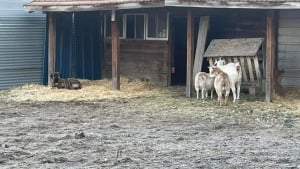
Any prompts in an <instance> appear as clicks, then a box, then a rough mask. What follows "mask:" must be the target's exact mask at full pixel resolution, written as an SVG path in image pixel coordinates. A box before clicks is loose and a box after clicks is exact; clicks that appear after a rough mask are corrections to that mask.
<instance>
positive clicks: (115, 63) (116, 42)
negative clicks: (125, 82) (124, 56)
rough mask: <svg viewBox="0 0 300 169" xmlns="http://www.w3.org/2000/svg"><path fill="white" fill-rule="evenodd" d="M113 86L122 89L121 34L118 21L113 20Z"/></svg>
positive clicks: (114, 88)
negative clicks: (120, 63)
mask: <svg viewBox="0 0 300 169" xmlns="http://www.w3.org/2000/svg"><path fill="white" fill-rule="evenodd" d="M111 46H112V47H111V49H112V51H111V52H112V88H113V90H120V65H119V60H120V58H119V35H118V26H117V21H112V22H111Z"/></svg>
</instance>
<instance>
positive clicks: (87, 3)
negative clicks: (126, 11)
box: [24, 0, 164, 11]
mask: <svg viewBox="0 0 300 169" xmlns="http://www.w3.org/2000/svg"><path fill="white" fill-rule="evenodd" d="M148 6H152V7H156V6H164V0H33V1H31V2H30V3H27V4H25V5H24V7H25V8H26V9H27V10H29V11H36V10H37V11H93V10H101V9H102V10H105V9H106V10H109V9H118V8H141V7H148Z"/></svg>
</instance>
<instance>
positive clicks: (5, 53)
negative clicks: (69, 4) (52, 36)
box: [0, 0, 46, 89]
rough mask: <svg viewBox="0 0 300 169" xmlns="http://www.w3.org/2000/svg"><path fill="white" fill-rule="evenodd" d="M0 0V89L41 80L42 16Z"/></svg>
mask: <svg viewBox="0 0 300 169" xmlns="http://www.w3.org/2000/svg"><path fill="white" fill-rule="evenodd" d="M24 3H26V1H22V0H20V1H16V0H15V1H3V0H0V4H1V5H0V89H6V88H9V87H14V86H19V85H22V84H25V83H41V82H42V63H43V53H44V41H45V23H46V20H45V16H44V15H43V14H41V13H36V14H33V15H31V14H29V13H28V12H26V11H24V9H23V4H24Z"/></svg>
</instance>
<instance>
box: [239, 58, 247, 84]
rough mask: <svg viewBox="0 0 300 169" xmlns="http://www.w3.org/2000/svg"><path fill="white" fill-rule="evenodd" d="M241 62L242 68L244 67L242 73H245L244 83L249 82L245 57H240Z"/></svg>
mask: <svg viewBox="0 0 300 169" xmlns="http://www.w3.org/2000/svg"><path fill="white" fill-rule="evenodd" d="M240 61H241V67H242V72H243V81H245V82H248V76H247V73H246V69H245V66H246V65H245V58H244V57H240Z"/></svg>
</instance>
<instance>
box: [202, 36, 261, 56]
mask: <svg viewBox="0 0 300 169" xmlns="http://www.w3.org/2000/svg"><path fill="white" fill-rule="evenodd" d="M263 40H264V39H263V38H242V39H214V40H212V41H211V42H210V44H209V46H208V48H207V49H206V51H205V53H204V57H221V56H255V55H256V53H257V51H258V50H259V48H260V46H261V45H262V42H263Z"/></svg>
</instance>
